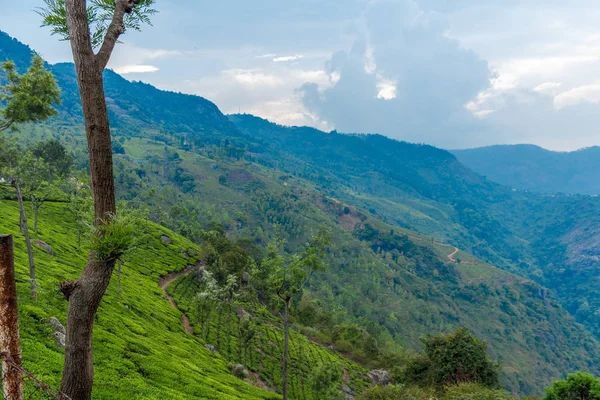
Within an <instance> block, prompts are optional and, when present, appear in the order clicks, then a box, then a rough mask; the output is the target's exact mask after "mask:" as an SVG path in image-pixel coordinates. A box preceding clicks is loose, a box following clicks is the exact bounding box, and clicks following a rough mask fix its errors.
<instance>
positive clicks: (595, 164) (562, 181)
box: [452, 145, 600, 195]
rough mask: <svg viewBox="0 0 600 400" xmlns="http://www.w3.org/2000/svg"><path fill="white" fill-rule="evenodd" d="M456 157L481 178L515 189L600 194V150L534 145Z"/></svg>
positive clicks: (458, 153)
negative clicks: (562, 148)
mask: <svg viewBox="0 0 600 400" xmlns="http://www.w3.org/2000/svg"><path fill="white" fill-rule="evenodd" d="M452 153H453V154H454V155H456V157H457V158H458V159H459V160H460V161H461V162H462V163H464V164H465V165H466V166H468V167H469V168H471V169H472V170H473V171H475V172H477V173H478V174H481V175H483V176H487V177H488V178H489V179H491V180H492V181H494V182H498V183H501V184H503V185H506V186H510V187H513V188H515V189H519V190H530V191H533V192H539V193H579V194H588V195H598V194H600V148H599V147H590V148H586V149H581V150H578V151H572V152H556V151H550V150H546V149H543V148H541V147H538V146H534V145H505V146H490V147H481V148H477V149H468V150H454V151H452Z"/></svg>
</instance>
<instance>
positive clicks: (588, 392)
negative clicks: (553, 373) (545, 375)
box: [544, 372, 600, 400]
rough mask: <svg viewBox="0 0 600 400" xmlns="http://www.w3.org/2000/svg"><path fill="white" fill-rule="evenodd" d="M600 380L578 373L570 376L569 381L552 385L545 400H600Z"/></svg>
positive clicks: (547, 390)
mask: <svg viewBox="0 0 600 400" xmlns="http://www.w3.org/2000/svg"><path fill="white" fill-rule="evenodd" d="M599 399H600V379H597V378H594V376H593V375H591V374H588V373H585V372H578V373H576V374H569V376H568V377H567V379H565V380H561V381H556V382H554V383H552V387H550V388H548V389H546V396H545V397H544V400H599Z"/></svg>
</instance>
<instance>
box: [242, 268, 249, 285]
mask: <svg viewBox="0 0 600 400" xmlns="http://www.w3.org/2000/svg"><path fill="white" fill-rule="evenodd" d="M249 283H250V274H249V273H248V272H246V271H244V273H243V274H242V285H244V286H245V285H248V284H249Z"/></svg>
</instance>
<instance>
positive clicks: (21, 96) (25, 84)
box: [0, 55, 60, 131]
mask: <svg viewBox="0 0 600 400" xmlns="http://www.w3.org/2000/svg"><path fill="white" fill-rule="evenodd" d="M2 70H3V71H4V74H5V76H6V79H7V80H8V84H7V85H5V86H2V87H0V101H1V102H3V103H5V105H4V108H2V109H1V110H0V117H1V118H2V119H1V120H0V131H3V130H6V129H8V128H10V127H14V125H15V124H23V123H27V122H39V121H44V120H46V119H48V118H50V117H52V116H53V115H56V114H57V111H56V109H55V108H54V107H55V106H57V105H58V104H59V103H60V89H59V88H58V85H57V84H56V80H55V79H54V76H53V75H52V73H51V72H49V71H47V70H46V69H45V68H44V61H43V60H42V58H41V57H40V56H38V55H34V56H33V58H32V60H31V66H30V67H29V69H28V70H27V72H25V73H24V74H19V73H18V72H17V67H16V65H15V64H14V63H13V62H12V61H7V62H5V63H3V64H2Z"/></svg>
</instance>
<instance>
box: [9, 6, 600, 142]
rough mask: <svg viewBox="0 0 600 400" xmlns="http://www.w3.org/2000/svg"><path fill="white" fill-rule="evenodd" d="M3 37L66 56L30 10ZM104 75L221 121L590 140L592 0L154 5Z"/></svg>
mask: <svg viewBox="0 0 600 400" xmlns="http://www.w3.org/2000/svg"><path fill="white" fill-rule="evenodd" d="M42 5H43V1H42V0H21V1H19V2H14V1H9V0H0V10H2V12H1V13H0V29H1V30H4V31H6V32H8V33H9V34H10V35H12V36H14V37H16V38H17V39H19V40H21V41H22V42H24V43H26V44H28V45H30V46H31V47H32V48H34V49H35V50H36V51H38V52H39V53H40V54H42V56H43V57H44V58H45V59H46V60H48V61H49V62H51V63H55V62H62V61H70V60H71V53H70V47H69V45H68V43H65V42H60V41H58V39H57V38H56V37H51V36H50V35H49V31H48V29H47V28H41V27H40V26H39V25H40V17H39V16H38V15H37V14H36V13H35V12H33V10H34V9H35V8H36V7H40V6H42ZM156 9H157V10H158V11H159V12H158V14H156V15H155V16H154V17H153V26H147V27H145V28H144V29H143V31H142V32H139V33H138V32H127V33H126V35H125V36H123V37H122V41H123V43H122V44H120V45H119V46H118V47H117V49H116V51H115V54H114V55H113V58H112V60H111V63H110V64H109V67H110V68H112V69H114V70H115V71H116V72H118V73H120V74H122V75H123V76H124V77H126V78H127V79H130V80H141V81H144V82H148V83H151V84H153V85H155V86H157V87H159V88H161V89H165V90H172V91H177V92H183V93H191V94H197V95H200V96H203V97H205V98H207V99H209V100H211V101H213V102H215V103H216V104H217V106H219V108H220V109H221V110H222V111H223V112H225V113H237V112H242V113H251V114H255V115H258V116H261V117H263V118H267V119H269V120H271V121H273V122H277V123H280V124H284V125H310V126H314V127H317V128H320V129H323V130H326V131H330V130H333V129H336V130H338V131H340V132H348V133H381V134H384V135H386V136H389V137H392V138H396V139H400V140H407V141H410V142H419V143H428V144H432V145H435V146H438V147H443V148H448V149H456V148H471V147H478V146H484V145H491V144H509V143H533V144H537V145H540V146H543V147H545V148H548V149H552V150H560V151H567V150H574V149H578V148H583V147H588V146H593V145H600V24H598V21H600V4H598V2H597V0H572V1H569V2H565V1H564V0H563V1H557V0H294V1H291V0H253V1H248V0H219V1H214V0H211V1H207V0H177V1H175V0H157V1H156Z"/></svg>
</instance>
